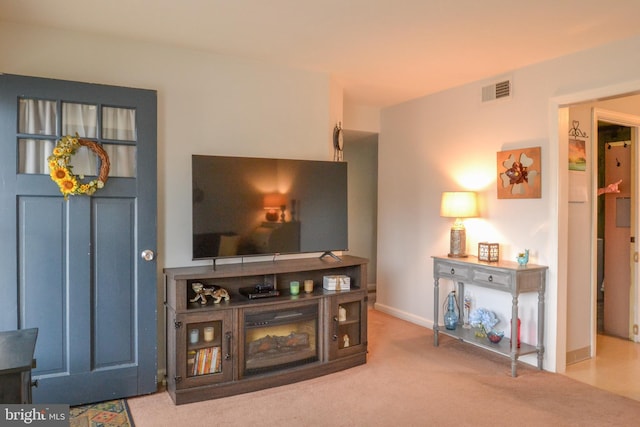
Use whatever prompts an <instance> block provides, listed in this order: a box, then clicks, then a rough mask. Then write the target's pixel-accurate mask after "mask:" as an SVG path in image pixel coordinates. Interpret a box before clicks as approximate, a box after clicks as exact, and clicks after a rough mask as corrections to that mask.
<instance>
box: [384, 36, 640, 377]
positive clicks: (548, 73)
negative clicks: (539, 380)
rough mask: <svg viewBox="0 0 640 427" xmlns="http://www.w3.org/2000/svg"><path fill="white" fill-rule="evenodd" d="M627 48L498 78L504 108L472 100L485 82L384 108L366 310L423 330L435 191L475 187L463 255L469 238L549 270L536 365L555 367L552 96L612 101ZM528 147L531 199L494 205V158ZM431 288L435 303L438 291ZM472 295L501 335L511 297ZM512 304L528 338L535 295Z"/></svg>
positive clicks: (561, 249)
mask: <svg viewBox="0 0 640 427" xmlns="http://www.w3.org/2000/svg"><path fill="white" fill-rule="evenodd" d="M638 49H640V38H634V39H629V40H625V41H622V42H618V43H615V44H610V45H607V46H604V47H601V48H597V49H591V50H588V51H583V52H580V53H578V54H574V55H570V56H566V57H562V58H558V59H555V60H552V61H548V62H545V63H541V64H537V65H533V66H530V67H526V68H523V69H519V70H515V71H513V72H512V73H510V74H509V77H512V78H513V98H512V99H511V100H510V101H506V102H495V103H490V104H481V103H480V102H479V99H480V93H481V87H482V86H483V85H484V84H486V83H487V82H475V83H472V84H468V85H465V86H461V87H458V88H454V89H451V90H447V91H444V92H441V93H437V94H434V95H431V96H427V97H424V98H421V99H417V100H414V101H411V102H407V103H404V104H401V105H397V106H393V107H390V108H386V109H384V110H383V111H382V113H381V125H380V146H379V195H378V197H379V212H378V224H379V228H378V281H377V304H376V308H379V309H381V310H384V311H387V312H389V313H392V314H394V315H397V316H399V317H402V318H405V319H408V320H410V321H413V322H416V323H419V324H424V325H426V326H432V323H433V320H434V319H433V318H432V316H433V295H432V293H433V291H432V289H433V288H432V285H433V271H432V261H431V259H430V257H431V256H432V255H436V254H444V253H446V252H447V249H448V234H449V228H450V226H451V222H450V221H449V220H448V219H444V218H440V217H439V202H440V194H441V192H442V191H445V190H456V189H472V190H476V191H479V192H480V197H481V202H482V204H483V207H482V218H479V219H474V220H469V221H466V224H467V239H468V248H469V252H470V253H474V252H475V248H477V242H478V241H485V240H486V241H493V242H499V243H500V244H501V246H500V251H501V258H502V259H509V260H513V259H514V257H515V256H516V253H517V252H518V251H519V250H521V249H524V248H529V249H531V258H532V260H531V262H533V263H536V264H543V265H548V266H549V267H550V269H549V275H548V280H547V294H546V304H547V309H546V314H547V321H546V324H545V334H546V337H547V338H546V342H545V345H546V350H547V351H546V353H545V361H544V363H545V368H546V369H549V370H556V366H557V365H559V366H558V367H559V368H560V369H561V370H563V369H564V361H563V359H564V357H565V349H564V346H565V345H566V343H565V342H564V335H565V332H566V320H565V310H566V281H565V280H564V279H560V280H559V277H560V278H562V277H564V276H566V271H564V266H565V265H566V262H567V260H566V259H563V254H566V241H560V240H559V237H558V236H559V235H560V236H562V235H565V234H566V227H567V224H566V204H567V191H566V181H567V170H566V169H567V168H566V146H565V147H561V146H560V145H559V144H560V143H559V138H558V135H559V133H558V132H559V130H561V129H563V125H562V124H560V123H559V122H558V108H557V107H558V103H559V102H560V101H559V100H561V99H572V98H576V97H578V98H579V97H580V96H583V95H584V94H587V93H590V92H592V91H593V90H594V89H599V90H600V91H599V92H600V93H606V92H611V94H615V91H616V88H617V87H628V84H627V85H626V86H625V83H629V82H631V83H633V84H635V82H637V79H638V77H637V73H636V71H635V70H637V69H638V68H639V67H640V57H638V56H637V55H634V54H633V53H635V52H637V51H638ZM611 64H615V66H611ZM603 88H604V89H603ZM636 89H640V83H639V84H638V85H637V87H636ZM584 96H586V95H584ZM583 100H586V99H583ZM565 125H566V123H565ZM533 146H540V147H542V166H541V167H542V198H540V199H527V200H505V199H500V200H498V199H497V197H496V176H497V173H496V152H499V151H504V150H511V149H515V148H520V147H533ZM562 150H564V151H565V153H564V157H563V154H562ZM559 162H560V163H559ZM559 164H561V166H559ZM559 183H560V185H561V187H560V188H558V184H559ZM562 186H565V187H562ZM559 217H561V218H563V220H562V221H559V220H558V218H559ZM442 288H443V289H442V297H444V294H445V293H446V292H448V289H447V286H442ZM472 292H474V296H475V301H474V303H475V304H476V306H485V307H487V306H491V308H493V309H494V310H495V311H496V312H498V314H499V316H500V318H501V320H502V321H501V323H500V324H499V327H502V328H504V329H506V330H508V325H507V322H508V320H509V317H510V314H509V310H508V309H509V307H510V300H511V298H510V297H509V296H508V295H500V293H498V292H490V291H484V290H480V289H475V290H472ZM520 303H521V312H520V317H521V318H522V321H523V339H524V340H525V341H527V342H535V335H534V331H535V327H536V325H535V316H534V314H535V309H536V298H535V296H534V295H526V296H524V297H522V298H520ZM559 314H560V315H559ZM529 362H531V360H529Z"/></svg>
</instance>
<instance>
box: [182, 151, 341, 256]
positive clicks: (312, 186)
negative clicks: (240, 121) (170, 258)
mask: <svg viewBox="0 0 640 427" xmlns="http://www.w3.org/2000/svg"><path fill="white" fill-rule="evenodd" d="M191 170H192V191H193V196H192V238H193V259H194V260H200V259H214V260H215V259H217V258H225V257H244V256H258V255H275V254H295V253H310V252H319V253H320V252H321V253H323V254H325V253H327V254H332V251H343V250H347V249H348V236H347V222H348V218H347V164H346V163H345V162H329V161H315V160H291V159H267V158H254V157H225V156H205V155H193V156H192V169H191Z"/></svg>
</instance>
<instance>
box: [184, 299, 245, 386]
mask: <svg viewBox="0 0 640 427" xmlns="http://www.w3.org/2000/svg"><path fill="white" fill-rule="evenodd" d="M231 318H232V317H231V311H230V310H224V311H222V310H221V311H220V312H219V313H212V312H211V311H207V312H202V313H194V314H191V313H190V314H185V315H178V316H177V320H176V322H175V324H174V326H175V328H176V342H177V343H178V347H177V348H182V349H184V351H183V352H178V354H177V355H176V362H177V363H176V364H177V370H176V388H178V389H180V388H187V387H194V386H198V385H203V384H212V383H219V382H225V381H231V380H232V379H233V371H232V362H231V361H232V358H233V357H232V356H233V355H232V354H231V352H232V338H233V335H232V326H231Z"/></svg>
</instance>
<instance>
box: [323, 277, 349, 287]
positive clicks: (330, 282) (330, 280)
mask: <svg viewBox="0 0 640 427" xmlns="http://www.w3.org/2000/svg"><path fill="white" fill-rule="evenodd" d="M322 287H323V288H324V289H326V290H328V291H348V290H350V289H351V278H350V277H349V276H344V275H335V276H324V277H323V278H322Z"/></svg>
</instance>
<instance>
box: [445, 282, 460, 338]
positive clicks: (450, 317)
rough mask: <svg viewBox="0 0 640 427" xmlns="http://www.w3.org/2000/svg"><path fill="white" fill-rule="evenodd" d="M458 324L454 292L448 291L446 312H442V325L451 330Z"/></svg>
mask: <svg viewBox="0 0 640 427" xmlns="http://www.w3.org/2000/svg"><path fill="white" fill-rule="evenodd" d="M457 326H458V313H456V294H455V292H451V293H449V296H448V297H447V312H446V313H444V327H445V328H447V329H449V330H451V331H453V330H455V329H456V327H457Z"/></svg>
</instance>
